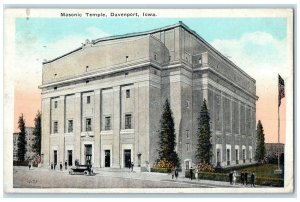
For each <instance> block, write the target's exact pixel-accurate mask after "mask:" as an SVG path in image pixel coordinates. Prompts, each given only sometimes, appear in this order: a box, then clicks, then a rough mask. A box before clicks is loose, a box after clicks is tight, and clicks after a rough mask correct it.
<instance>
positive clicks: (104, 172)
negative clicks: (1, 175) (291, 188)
mask: <svg viewBox="0 0 300 202" xmlns="http://www.w3.org/2000/svg"><path fill="white" fill-rule="evenodd" d="M17 170H28V167H25V166H24V167H18V168H17ZM30 170H34V171H38V172H42V171H50V172H61V173H65V174H67V175H68V174H69V168H68V169H67V170H65V168H63V170H62V171H60V170H59V169H57V168H56V169H55V170H50V169H49V168H47V167H40V168H37V167H31V169H30ZM94 173H95V176H106V177H107V176H108V177H113V178H127V179H136V180H149V181H161V182H174V183H188V184H199V185H205V186H209V187H212V188H213V187H228V188H233V187H235V188H251V186H250V184H248V185H247V186H246V185H241V184H236V185H230V184H229V182H223V181H213V180H203V179H199V180H198V179H193V180H191V179H190V178H185V177H184V173H182V172H180V173H179V176H178V178H177V179H175V177H174V179H172V176H171V175H170V174H167V173H156V172H135V171H133V172H130V170H129V169H128V168H121V169H120V168H94ZM255 187H260V188H262V187H263V186H257V185H256V186H255Z"/></svg>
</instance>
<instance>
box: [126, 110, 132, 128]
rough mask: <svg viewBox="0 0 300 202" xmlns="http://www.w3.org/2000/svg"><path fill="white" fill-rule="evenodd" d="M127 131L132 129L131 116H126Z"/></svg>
mask: <svg viewBox="0 0 300 202" xmlns="http://www.w3.org/2000/svg"><path fill="white" fill-rule="evenodd" d="M125 129H131V114H125Z"/></svg>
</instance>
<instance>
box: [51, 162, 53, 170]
mask: <svg viewBox="0 0 300 202" xmlns="http://www.w3.org/2000/svg"><path fill="white" fill-rule="evenodd" d="M51 170H53V162H51Z"/></svg>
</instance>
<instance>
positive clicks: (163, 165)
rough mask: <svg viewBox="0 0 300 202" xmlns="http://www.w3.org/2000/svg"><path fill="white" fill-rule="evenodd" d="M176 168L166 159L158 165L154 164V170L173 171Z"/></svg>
mask: <svg viewBox="0 0 300 202" xmlns="http://www.w3.org/2000/svg"><path fill="white" fill-rule="evenodd" d="M173 167H175V166H174V164H173V163H171V162H168V161H167V160H166V159H162V160H160V161H158V162H157V163H154V164H153V168H166V169H168V168H169V169H171V168H173Z"/></svg>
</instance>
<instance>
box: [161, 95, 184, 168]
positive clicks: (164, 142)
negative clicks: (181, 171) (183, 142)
mask: <svg viewBox="0 0 300 202" xmlns="http://www.w3.org/2000/svg"><path fill="white" fill-rule="evenodd" d="M160 125H161V130H160V134H159V138H160V140H159V150H158V154H159V158H160V159H161V160H163V159H166V160H167V161H168V162H170V163H172V164H173V165H175V166H177V167H179V166H180V161H179V158H178V155H177V153H176V151H175V146H176V143H175V141H176V135H175V128H174V119H173V116H172V111H171V108H170V103H169V101H168V99H167V100H166V102H165V104H164V107H163V113H162V117H161V120H160Z"/></svg>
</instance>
